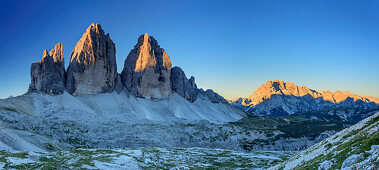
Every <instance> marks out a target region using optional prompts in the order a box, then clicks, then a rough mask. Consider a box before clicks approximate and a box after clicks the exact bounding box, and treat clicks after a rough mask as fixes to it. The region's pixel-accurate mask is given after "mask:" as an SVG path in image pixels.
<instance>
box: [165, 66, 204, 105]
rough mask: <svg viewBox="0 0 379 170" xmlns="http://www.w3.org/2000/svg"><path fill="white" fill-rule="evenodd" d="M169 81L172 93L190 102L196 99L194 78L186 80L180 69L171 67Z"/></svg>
mask: <svg viewBox="0 0 379 170" xmlns="http://www.w3.org/2000/svg"><path fill="white" fill-rule="evenodd" d="M170 80H171V88H172V90H173V91H174V92H176V93H178V94H179V95H180V96H182V97H183V98H185V99H187V100H188V101H190V102H194V101H195V100H196V99H197V91H198V90H197V86H196V84H195V78H194V77H191V78H190V79H189V80H188V79H187V77H186V74H185V73H184V72H183V70H182V69H181V68H180V67H173V68H172V69H171V77H170Z"/></svg>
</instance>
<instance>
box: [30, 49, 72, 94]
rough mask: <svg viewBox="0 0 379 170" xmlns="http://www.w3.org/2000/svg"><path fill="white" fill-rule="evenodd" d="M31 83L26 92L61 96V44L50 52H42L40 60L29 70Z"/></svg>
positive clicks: (62, 57) (62, 63) (62, 74)
mask: <svg viewBox="0 0 379 170" xmlns="http://www.w3.org/2000/svg"><path fill="white" fill-rule="evenodd" d="M30 76H31V83H30V86H29V90H28V92H37V91H39V92H44V93H49V94H62V93H63V92H64V89H65V87H64V84H65V83H64V82H65V68H64V55H63V46H62V43H58V44H56V45H55V47H54V48H53V49H52V50H51V51H50V53H48V52H47V50H44V52H43V56H42V59H41V60H40V61H39V62H36V63H33V64H32V66H31V69H30Z"/></svg>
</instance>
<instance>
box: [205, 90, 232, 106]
mask: <svg viewBox="0 0 379 170" xmlns="http://www.w3.org/2000/svg"><path fill="white" fill-rule="evenodd" d="M199 92H200V93H201V94H203V95H204V96H206V97H207V98H208V99H209V100H210V101H211V102H213V103H228V101H227V100H225V99H224V98H223V97H222V96H220V95H219V94H217V93H216V92H214V91H213V90H212V89H208V90H206V91H204V90H203V89H200V90H199Z"/></svg>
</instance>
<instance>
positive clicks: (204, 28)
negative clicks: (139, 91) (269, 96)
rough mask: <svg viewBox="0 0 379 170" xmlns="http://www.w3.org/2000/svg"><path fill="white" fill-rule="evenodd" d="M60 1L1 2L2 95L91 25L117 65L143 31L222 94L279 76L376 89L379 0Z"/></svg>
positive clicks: (317, 85) (15, 91)
mask: <svg viewBox="0 0 379 170" xmlns="http://www.w3.org/2000/svg"><path fill="white" fill-rule="evenodd" d="M57 2H58V1H24V2H22V1H8V2H2V5H1V7H0V9H1V10H0V18H1V19H0V75H1V79H0V98H6V97H8V96H10V95H13V96H16V95H20V94H22V93H24V92H26V91H27V89H28V86H29V83H30V65H31V63H33V62H35V61H38V60H40V58H41V57H42V53H43V50H44V49H48V51H50V50H51V48H53V47H54V45H55V44H56V43H58V42H62V43H63V48H64V54H65V60H66V67H67V66H68V61H69V58H70V54H71V51H72V49H73V48H74V46H75V44H76V42H77V41H78V40H79V39H80V38H81V36H82V34H83V33H84V32H85V30H86V28H87V27H88V26H89V25H90V24H91V23H100V24H101V25H102V28H103V29H104V31H105V32H107V33H110V36H111V38H112V40H113V41H114V42H115V43H116V51H117V52H116V57H117V64H118V72H121V70H122V68H123V65H124V60H125V58H126V56H127V55H128V53H129V51H130V50H131V49H132V48H133V46H134V45H135V44H136V42H137V38H138V36H140V35H141V34H143V33H146V32H147V33H149V34H150V35H152V36H154V37H155V38H156V39H157V40H158V43H159V44H160V46H161V47H162V48H164V49H165V50H166V51H167V53H168V55H169V56H170V58H171V61H172V64H173V66H180V67H181V68H182V69H183V70H184V71H185V73H186V74H187V76H191V75H193V76H195V77H196V82H197V85H198V86H199V87H201V88H206V89H207V88H212V89H213V90H215V91H216V92H218V93H220V94H221V95H223V96H224V97H226V98H228V99H230V98H234V97H237V96H243V97H248V96H249V95H251V94H252V93H253V91H254V90H256V88H258V87H259V86H260V85H261V84H263V83H265V82H266V81H268V80H276V79H279V80H283V81H291V82H294V83H295V84H297V85H301V86H307V87H309V88H311V89H315V90H331V91H336V90H342V91H345V90H349V91H350V92H352V93H355V94H360V95H371V96H376V97H379V89H378V87H379V10H378V9H379V4H378V1H376V2H374V1H365V0H363V1H362V0H356V1H348V0H343V1H326V0H325V1H324V0H323V1H313V0H312V1H304V0H299V1H270V0H264V1H263V0H262V1H208V0H207V1H200V0H199V1H159V2H158V1H135V0H134V1H119V2H116V1H112V2H109V1H80V2H76V1H73V0H67V1H66V0H65V1H61V2H58V3H57Z"/></svg>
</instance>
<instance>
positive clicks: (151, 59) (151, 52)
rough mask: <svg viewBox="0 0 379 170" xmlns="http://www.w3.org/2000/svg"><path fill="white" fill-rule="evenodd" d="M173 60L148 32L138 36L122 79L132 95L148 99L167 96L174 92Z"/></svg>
mask: <svg viewBox="0 0 379 170" xmlns="http://www.w3.org/2000/svg"><path fill="white" fill-rule="evenodd" d="M170 74H171V61H170V58H169V56H168V55H167V53H166V52H165V51H164V49H162V48H160V46H159V45H158V42H157V41H156V40H155V39H154V38H153V37H152V36H149V35H148V34H147V33H146V34H144V35H141V36H140V37H139V38H138V43H137V44H136V45H135V46H134V49H133V50H131V51H130V53H129V55H128V56H127V58H126V60H125V64H124V69H123V71H122V73H121V79H122V82H123V84H124V85H125V86H126V88H127V89H128V90H129V91H130V92H131V94H132V95H134V96H137V97H143V98H147V99H151V98H152V99H161V98H167V97H168V96H170V95H171V94H172V91H171V84H170Z"/></svg>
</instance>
